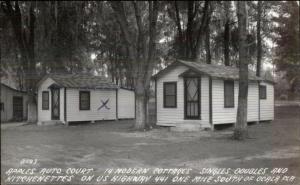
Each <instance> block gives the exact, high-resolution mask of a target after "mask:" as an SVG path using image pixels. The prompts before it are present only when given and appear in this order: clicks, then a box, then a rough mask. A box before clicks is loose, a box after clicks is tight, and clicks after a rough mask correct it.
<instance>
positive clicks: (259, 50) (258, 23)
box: [256, 1, 262, 76]
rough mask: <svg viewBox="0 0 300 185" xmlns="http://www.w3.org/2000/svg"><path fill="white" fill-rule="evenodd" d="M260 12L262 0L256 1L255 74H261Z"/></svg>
mask: <svg viewBox="0 0 300 185" xmlns="http://www.w3.org/2000/svg"><path fill="white" fill-rule="evenodd" d="M261 12H262V1H258V3H257V26H256V29H257V30H256V37H257V63H256V76H260V75H261V57H262V51H261V50H262V48H261Z"/></svg>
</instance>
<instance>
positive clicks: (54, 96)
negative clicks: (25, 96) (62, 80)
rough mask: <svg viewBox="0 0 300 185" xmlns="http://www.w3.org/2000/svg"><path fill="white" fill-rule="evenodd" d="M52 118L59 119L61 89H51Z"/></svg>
mask: <svg viewBox="0 0 300 185" xmlns="http://www.w3.org/2000/svg"><path fill="white" fill-rule="evenodd" d="M51 100H52V103H51V107H52V108H51V118H52V120H59V110H60V109H59V89H58V88H53V89H51Z"/></svg>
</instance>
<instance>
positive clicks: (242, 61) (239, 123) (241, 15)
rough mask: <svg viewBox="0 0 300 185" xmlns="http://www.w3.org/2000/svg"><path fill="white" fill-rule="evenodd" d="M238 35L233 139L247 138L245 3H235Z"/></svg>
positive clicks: (247, 58)
mask: <svg viewBox="0 0 300 185" xmlns="http://www.w3.org/2000/svg"><path fill="white" fill-rule="evenodd" d="M237 15H238V30H239V31H238V35H239V97H238V109H237V117H236V124H235V129H234V135H233V136H234V138H235V139H237V140H243V139H245V138H246V137H247V135H248V132H247V101H248V60H249V57H248V54H247V45H246V44H247V25H246V24H247V10H246V2H245V1H238V2H237Z"/></svg>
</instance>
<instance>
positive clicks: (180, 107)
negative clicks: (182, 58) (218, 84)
mask: <svg viewBox="0 0 300 185" xmlns="http://www.w3.org/2000/svg"><path fill="white" fill-rule="evenodd" d="M186 70H188V68H187V67H185V66H177V67H176V68H175V69H173V70H171V71H169V72H168V73H166V74H164V75H163V76H161V77H160V78H159V79H157V81H156V83H157V95H156V96H157V125H162V126H164V125H166V126H167V125H170V126H172V125H176V124H180V123H196V124H197V123H199V124H202V125H204V124H206V125H209V78H208V77H207V76H202V77H201V120H185V119H184V80H183V78H182V77H179V76H178V75H180V74H181V73H183V72H185V71H186ZM174 81H176V82H177V107H176V108H164V107H163V102H164V101H163V83H164V82H174Z"/></svg>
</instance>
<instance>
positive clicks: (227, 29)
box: [224, 1, 231, 66]
mask: <svg viewBox="0 0 300 185" xmlns="http://www.w3.org/2000/svg"><path fill="white" fill-rule="evenodd" d="M224 3H225V26H224V64H225V66H229V65H230V58H229V42H230V23H229V22H230V19H229V10H230V3H231V1H224Z"/></svg>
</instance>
